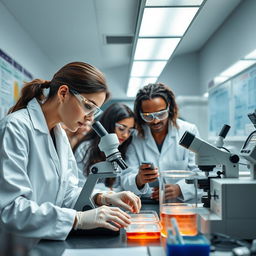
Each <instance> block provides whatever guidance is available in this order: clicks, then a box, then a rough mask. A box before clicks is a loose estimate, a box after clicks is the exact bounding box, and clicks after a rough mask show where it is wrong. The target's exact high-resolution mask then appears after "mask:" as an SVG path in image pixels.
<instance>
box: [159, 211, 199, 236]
mask: <svg viewBox="0 0 256 256" xmlns="http://www.w3.org/2000/svg"><path fill="white" fill-rule="evenodd" d="M179 210H180V209H179V207H177V208H176V209H175V206H164V207H163V208H162V211H161V214H160V216H161V224H162V230H161V235H162V236H164V237H166V236H167V230H168V229H170V228H172V224H171V218H176V220H177V222H178V226H179V231H180V234H181V235H185V236H195V235H197V215H196V213H193V212H191V213H190V212H187V211H186V212H185V213H184V212H181V213H179Z"/></svg>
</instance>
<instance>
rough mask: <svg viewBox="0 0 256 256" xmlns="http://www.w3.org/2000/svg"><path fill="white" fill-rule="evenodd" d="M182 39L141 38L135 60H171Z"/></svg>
mask: <svg viewBox="0 0 256 256" xmlns="http://www.w3.org/2000/svg"><path fill="white" fill-rule="evenodd" d="M179 42H180V38H139V39H138V41H137V47H136V51H135V55H134V59H135V60H169V58H170V56H171V55H172V53H173V52H174V50H175V48H176V47H177V45H178V43H179Z"/></svg>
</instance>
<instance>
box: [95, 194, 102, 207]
mask: <svg viewBox="0 0 256 256" xmlns="http://www.w3.org/2000/svg"><path fill="white" fill-rule="evenodd" d="M102 197H103V193H98V194H96V195H95V200H94V202H95V203H96V204H97V205H98V206H102V205H103V204H102Z"/></svg>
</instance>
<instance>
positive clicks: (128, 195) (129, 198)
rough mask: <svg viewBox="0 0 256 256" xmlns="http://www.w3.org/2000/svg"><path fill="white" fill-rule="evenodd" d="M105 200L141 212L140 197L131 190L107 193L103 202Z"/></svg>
mask: <svg viewBox="0 0 256 256" xmlns="http://www.w3.org/2000/svg"><path fill="white" fill-rule="evenodd" d="M104 201H105V202H106V203H107V204H111V205H114V206H118V207H121V208H123V209H125V210H128V211H130V212H134V213H139V212H140V208H141V201H140V198H139V197H138V196H136V195H135V194H134V193H132V192H130V191H123V192H117V193H113V192H110V193H105V194H103V200H102V202H104Z"/></svg>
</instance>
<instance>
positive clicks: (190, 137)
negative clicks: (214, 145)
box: [179, 131, 195, 148]
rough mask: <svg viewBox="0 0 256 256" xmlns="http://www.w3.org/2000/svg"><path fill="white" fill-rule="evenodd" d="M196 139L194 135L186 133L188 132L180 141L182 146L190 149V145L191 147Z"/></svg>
mask: <svg viewBox="0 0 256 256" xmlns="http://www.w3.org/2000/svg"><path fill="white" fill-rule="evenodd" d="M194 138H195V135H194V134H192V133H190V132H188V131H186V132H185V133H184V134H183V136H182V138H181V139H180V142H179V144H180V145H181V146H183V147H185V148H189V147H190V145H191V143H192V141H193V140H194Z"/></svg>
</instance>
